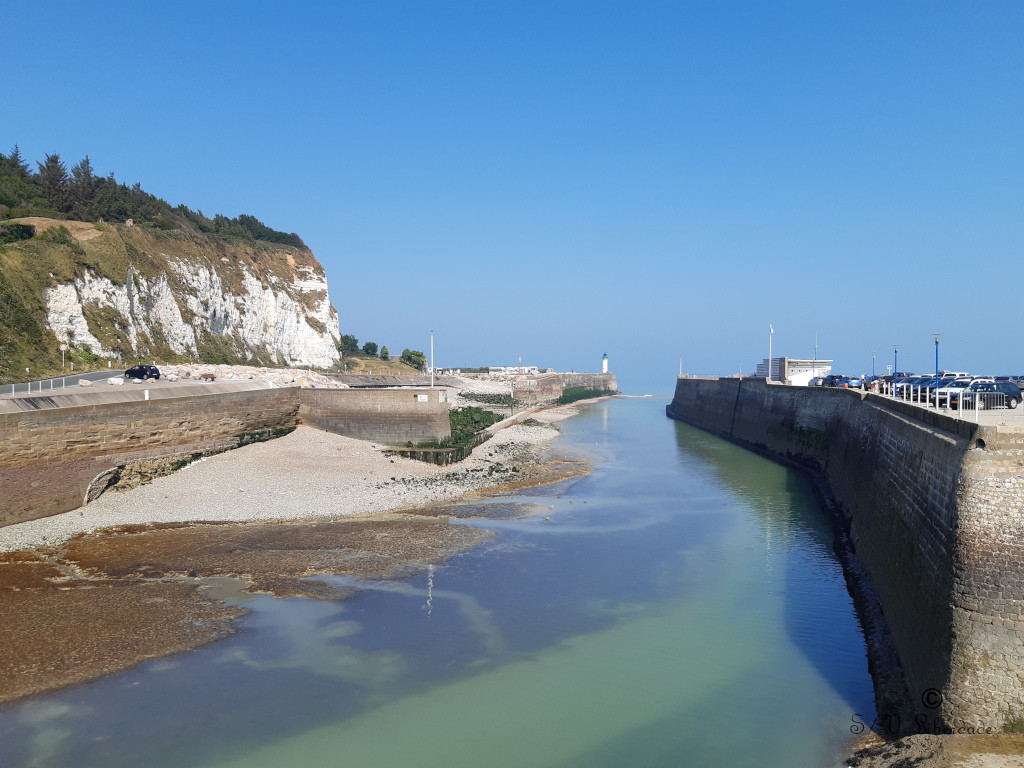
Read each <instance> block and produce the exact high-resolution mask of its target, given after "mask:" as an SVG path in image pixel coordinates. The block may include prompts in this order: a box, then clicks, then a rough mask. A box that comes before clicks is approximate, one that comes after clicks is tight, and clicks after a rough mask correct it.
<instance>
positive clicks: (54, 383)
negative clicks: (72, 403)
mask: <svg viewBox="0 0 1024 768" xmlns="http://www.w3.org/2000/svg"><path fill="white" fill-rule="evenodd" d="M124 371H125V369H124V368H113V369H110V370H106V371H93V372H91V373H74V374H72V373H70V372H68V375H67V376H56V377H54V378H52V379H36V380H35V381H28V382H23V383H21V384H5V385H4V386H3V388H2V389H0V395H10V394H19V395H20V394H22V393H27V392H39V393H45V392H50V391H56V390H58V389H64V388H65V387H74V386H77V385H78V382H79V381H80V380H82V379H86V380H87V381H106V380H107V379H109V378H110V377H111V376H124Z"/></svg>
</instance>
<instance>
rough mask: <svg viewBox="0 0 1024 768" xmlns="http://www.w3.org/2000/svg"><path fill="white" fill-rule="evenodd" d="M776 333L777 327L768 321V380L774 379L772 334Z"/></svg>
mask: <svg viewBox="0 0 1024 768" xmlns="http://www.w3.org/2000/svg"><path fill="white" fill-rule="evenodd" d="M774 334H775V328H773V327H772V324H771V323H768V381H771V380H772V336H773V335H774Z"/></svg>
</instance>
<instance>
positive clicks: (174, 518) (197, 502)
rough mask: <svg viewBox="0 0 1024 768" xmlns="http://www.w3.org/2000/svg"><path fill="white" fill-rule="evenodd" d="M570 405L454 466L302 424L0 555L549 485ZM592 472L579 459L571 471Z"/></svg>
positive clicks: (44, 528) (13, 539)
mask: <svg viewBox="0 0 1024 768" xmlns="http://www.w3.org/2000/svg"><path fill="white" fill-rule="evenodd" d="M575 413H577V409H576V408H575V407H574V406H561V407H556V408H550V409H545V410H541V411H538V412H536V413H535V414H533V416H532V419H533V422H532V425H531V426H524V425H513V426H509V427H507V428H505V429H500V430H498V431H497V432H496V433H495V434H494V435H493V436H492V437H491V438H490V439H489V440H488V441H487V442H485V443H484V444H482V445H480V446H479V447H477V448H476V449H474V451H473V454H472V455H471V456H470V457H469V458H467V459H465V460H463V461H461V462H459V463H458V464H452V465H449V466H436V465H432V464H427V463H424V462H420V461H416V460H414V459H408V458H403V457H400V456H390V455H388V454H387V453H386V448H385V447H384V446H381V445H378V444H375V443H371V442H367V441H363V440H356V439H353V438H348V437H342V436H340V435H335V434H331V433H328V432H323V431H320V430H317V429H313V428H311V427H304V426H300V427H299V428H297V429H296V430H295V431H294V432H292V433H291V434H289V435H286V436H284V437H281V438H277V439H275V440H270V441H268V442H265V443H256V444H252V445H247V446H245V447H242V448H238V449H236V450H232V451H227V452H225V453H221V454H217V455H214V456H209V457H205V458H203V459H201V460H199V461H196V462H194V463H193V464H191V465H189V466H187V467H185V468H183V469H181V470H179V471H177V472H175V473H173V474H171V475H167V476H164V477H160V478H157V479H156V480H154V481H153V482H152V483H148V484H146V485H143V486H140V487H138V488H135V489H133V490H130V491H124V492H116V491H108V492H107V493H105V494H104V495H103V496H101V497H100V498H98V499H97V500H95V501H94V502H92V503H90V504H88V505H87V506H85V507H82V508H80V509H75V510H72V511H70V512H65V513H62V514H59V515H53V516H50V517H46V518H42V519H39V520H31V521H27V522H24V523H19V524H16V525H10V526H5V527H3V528H0V551H3V552H11V551H17V550H23V549H31V548H34V547H40V546H54V545H58V544H60V543H61V542H64V541H66V540H68V539H70V538H71V537H73V536H76V535H78V534H85V533H91V532H94V531H98V530H102V529H106V528H113V527H118V526H125V525H145V524H151V523H185V522H225V521H231V522H249V521H261V522H271V521H295V520H314V519H325V520H338V519H342V518H346V517H351V516H354V515H359V514H366V513H380V512H386V511H397V510H402V509H407V508H413V507H422V506H426V505H438V504H444V503H449V502H453V501H456V500H458V499H461V498H463V497H465V496H466V495H467V494H471V493H473V492H482V491H486V490H488V489H491V488H500V487H501V486H503V485H506V484H509V483H515V482H520V483H521V484H524V485H526V484H531V482H530V480H531V478H532V480H533V482H545V481H547V480H545V479H544V475H545V467H547V466H548V465H549V464H550V463H551V462H552V461H553V460H554V459H556V458H559V457H552V456H551V455H550V454H549V453H548V452H547V448H548V446H549V443H550V442H551V440H553V439H554V438H555V437H556V436H557V435H558V434H559V432H558V429H557V428H556V427H555V426H554V424H556V423H557V422H559V421H562V420H563V419H565V418H568V417H569V416H572V415H573V414H575ZM584 471H586V470H585V468H583V466H582V463H581V462H575V469H574V471H572V472H571V473H567V472H566V471H565V470H564V468H563V470H562V472H561V474H560V475H559V474H558V473H556V476H555V477H552V478H550V479H557V476H561V475H564V476H571V474H580V473H582V472H584Z"/></svg>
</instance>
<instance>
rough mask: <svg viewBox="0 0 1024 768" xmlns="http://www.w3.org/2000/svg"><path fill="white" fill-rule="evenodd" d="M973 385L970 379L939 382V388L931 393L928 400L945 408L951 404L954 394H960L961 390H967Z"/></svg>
mask: <svg viewBox="0 0 1024 768" xmlns="http://www.w3.org/2000/svg"><path fill="white" fill-rule="evenodd" d="M970 385H971V380H970V379H953V381H946V382H942V381H940V382H939V388H938V389H936V390H935V391H934V392H932V393H931V396H930V397H929V398H928V400H929V401H930V402H932V403H935V404H936V405H939V406H943V405H946V403H948V402H949V396H950V394H952V393H954V392H955V393H957V394H959V393H960V391H961V390H964V389H967V387H969V386H970Z"/></svg>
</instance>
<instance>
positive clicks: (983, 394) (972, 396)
mask: <svg viewBox="0 0 1024 768" xmlns="http://www.w3.org/2000/svg"><path fill="white" fill-rule="evenodd" d="M961 399H962V400H963V404H964V406H966V407H967V408H974V407H975V400H977V407H978V409H979V410H985V409H986V408H998V407H1000V406H1002V405H1005V406H1006V407H1007V408H1016V407H1017V405H1018V404H1019V403H1020V401H1021V391H1020V387H1018V386H1017V385H1016V384H1014V383H1012V382H1009V381H974V382H971V384H969V385H968V386H967V387H966V388H965V389H963V390H962V391H961V392H958V393H953V394H950V396H949V406H950V407H951V408H956V407H957V406H958V405H959V401H960V400H961Z"/></svg>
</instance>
